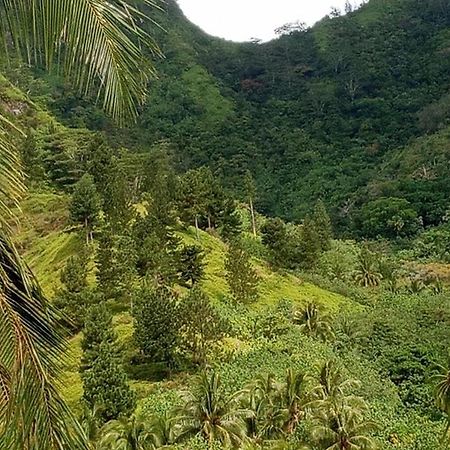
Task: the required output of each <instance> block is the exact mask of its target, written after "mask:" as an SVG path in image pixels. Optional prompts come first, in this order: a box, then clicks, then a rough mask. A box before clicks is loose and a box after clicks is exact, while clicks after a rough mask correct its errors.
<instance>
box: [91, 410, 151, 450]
mask: <svg viewBox="0 0 450 450" xmlns="http://www.w3.org/2000/svg"><path fill="white" fill-rule="evenodd" d="M101 434H102V437H101V439H100V442H99V445H98V447H99V449H100V450H149V449H153V448H159V445H158V444H159V443H158V442H155V441H154V435H153V434H152V432H151V431H150V429H149V428H148V427H147V425H146V423H145V422H143V421H142V420H141V419H140V418H138V417H136V416H132V417H131V418H129V419H128V418H122V419H119V420H112V421H110V422H108V423H107V424H106V425H105V426H104V427H103V428H102V430H101ZM157 445H158V447H157Z"/></svg>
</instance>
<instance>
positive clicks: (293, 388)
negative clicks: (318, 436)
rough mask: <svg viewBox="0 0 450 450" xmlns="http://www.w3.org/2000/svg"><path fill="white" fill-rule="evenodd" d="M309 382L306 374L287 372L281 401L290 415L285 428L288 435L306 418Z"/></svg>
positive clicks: (289, 370) (291, 370) (290, 370)
mask: <svg viewBox="0 0 450 450" xmlns="http://www.w3.org/2000/svg"><path fill="white" fill-rule="evenodd" d="M307 382H308V377H307V375H306V374H305V373H303V372H295V371H294V370H293V369H288V370H287V371H286V381H285V383H284V386H283V389H282V396H281V401H282V405H283V406H284V407H285V408H286V411H287V415H288V418H287V420H286V421H285V423H284V426H283V429H284V431H285V432H286V433H287V434H292V433H293V432H294V431H295V428H296V427H297V425H298V424H299V422H300V421H301V420H302V419H303V418H304V417H305V414H306V407H307V405H308V402H309V392H308V390H307Z"/></svg>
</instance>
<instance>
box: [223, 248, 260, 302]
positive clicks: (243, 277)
mask: <svg viewBox="0 0 450 450" xmlns="http://www.w3.org/2000/svg"><path fill="white" fill-rule="evenodd" d="M225 278H226V279H227V282H228V287H229V289H230V292H231V295H232V296H233V298H234V300H235V301H237V302H242V303H245V304H248V303H252V302H254V301H255V300H256V299H257V298H258V284H259V276H258V274H257V273H256V271H255V268H254V267H253V265H252V263H251V259H250V256H249V255H248V253H247V252H246V251H245V250H244V249H243V248H242V246H241V245H240V244H239V243H237V242H232V243H231V244H230V245H229V246H228V252H227V257H226V260H225Z"/></svg>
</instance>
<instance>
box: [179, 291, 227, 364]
mask: <svg viewBox="0 0 450 450" xmlns="http://www.w3.org/2000/svg"><path fill="white" fill-rule="evenodd" d="M179 315H180V328H179V334H180V339H181V345H182V347H183V349H184V350H185V351H187V352H188V353H189V354H190V355H191V357H192V361H193V362H194V363H195V364H201V365H204V364H206V362H207V355H208V350H211V348H212V346H213V344H214V343H215V342H218V341H220V339H222V337H224V336H225V333H226V332H227V330H228V324H227V322H226V321H225V320H223V319H222V317H221V316H220V314H219V313H218V312H217V311H216V309H215V308H214V307H213V305H212V304H211V302H210V300H209V298H208V297H207V296H206V294H205V293H204V292H202V291H201V290H200V289H199V288H194V289H192V290H191V291H190V292H189V293H188V295H187V296H186V297H185V298H183V299H182V301H181V304H180V313H179Z"/></svg>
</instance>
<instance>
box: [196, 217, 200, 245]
mask: <svg viewBox="0 0 450 450" xmlns="http://www.w3.org/2000/svg"><path fill="white" fill-rule="evenodd" d="M195 235H196V236H197V241H199V240H200V236H199V234H198V216H197V214H196V215H195Z"/></svg>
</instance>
